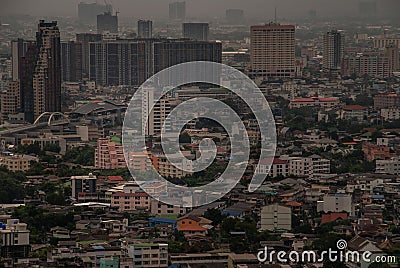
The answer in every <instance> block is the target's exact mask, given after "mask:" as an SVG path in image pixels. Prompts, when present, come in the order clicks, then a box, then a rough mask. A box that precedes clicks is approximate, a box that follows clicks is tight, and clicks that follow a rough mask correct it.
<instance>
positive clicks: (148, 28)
mask: <svg viewBox="0 0 400 268" xmlns="http://www.w3.org/2000/svg"><path fill="white" fill-rule="evenodd" d="M152 36H153V22H152V21H151V20H139V21H138V37H139V38H151V37H152Z"/></svg>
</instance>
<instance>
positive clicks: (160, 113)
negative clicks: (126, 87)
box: [142, 88, 171, 136]
mask: <svg viewBox="0 0 400 268" xmlns="http://www.w3.org/2000/svg"><path fill="white" fill-rule="evenodd" d="M159 94H160V92H156V90H155V89H154V88H144V89H143V91H142V111H143V113H142V116H143V118H142V133H143V134H144V135H146V136H152V135H154V134H160V133H161V129H162V128H163V125H164V122H165V120H166V118H167V117H168V114H169V113H170V112H171V106H170V103H169V100H168V98H167V97H165V96H164V97H162V98H160V97H161V96H160V95H159ZM158 98H160V100H159V101H157V102H156V100H157V99H158ZM165 127H166V128H167V129H168V124H165Z"/></svg>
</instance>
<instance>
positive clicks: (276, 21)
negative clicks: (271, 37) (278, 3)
mask: <svg viewBox="0 0 400 268" xmlns="http://www.w3.org/2000/svg"><path fill="white" fill-rule="evenodd" d="M276 10H277V7H275V24H277V23H278V20H277V19H276Z"/></svg>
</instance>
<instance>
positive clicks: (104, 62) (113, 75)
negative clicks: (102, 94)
mask: <svg viewBox="0 0 400 268" xmlns="http://www.w3.org/2000/svg"><path fill="white" fill-rule="evenodd" d="M89 54H90V56H89V59H90V62H89V71H90V72H89V79H90V80H92V81H96V84H98V85H103V86H105V85H110V86H117V85H139V84H141V83H143V82H144V80H145V71H146V70H145V64H146V63H145V43H144V42H141V41H135V40H116V41H100V42H93V43H90V44H89Z"/></svg>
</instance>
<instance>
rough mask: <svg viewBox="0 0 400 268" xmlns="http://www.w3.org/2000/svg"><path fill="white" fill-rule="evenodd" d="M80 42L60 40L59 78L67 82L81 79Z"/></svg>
mask: <svg viewBox="0 0 400 268" xmlns="http://www.w3.org/2000/svg"><path fill="white" fill-rule="evenodd" d="M82 48H83V47H82V44H81V43H78V42H74V41H69V42H61V71H62V72H61V79H62V81H67V82H79V81H81V80H82V60H83V58H82Z"/></svg>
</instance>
